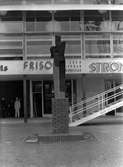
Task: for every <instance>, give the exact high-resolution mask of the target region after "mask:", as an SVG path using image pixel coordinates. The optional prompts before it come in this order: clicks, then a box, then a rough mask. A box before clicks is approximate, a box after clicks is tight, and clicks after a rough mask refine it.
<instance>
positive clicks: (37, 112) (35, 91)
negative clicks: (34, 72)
mask: <svg viewBox="0 0 123 167" xmlns="http://www.w3.org/2000/svg"><path fill="white" fill-rule="evenodd" d="M32 95H33V117H42V82H41V81H33V82H32Z"/></svg>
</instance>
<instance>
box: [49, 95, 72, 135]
mask: <svg viewBox="0 0 123 167" xmlns="http://www.w3.org/2000/svg"><path fill="white" fill-rule="evenodd" d="M68 109H69V105H68V99H67V98H61V99H60V98H58V99H56V98H54V99H52V130H53V133H68V132H69V112H68Z"/></svg>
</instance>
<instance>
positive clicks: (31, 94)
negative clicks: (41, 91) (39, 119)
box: [30, 80, 33, 118]
mask: <svg viewBox="0 0 123 167" xmlns="http://www.w3.org/2000/svg"><path fill="white" fill-rule="evenodd" d="M32 96H33V92H32V80H30V118H33V97H32Z"/></svg>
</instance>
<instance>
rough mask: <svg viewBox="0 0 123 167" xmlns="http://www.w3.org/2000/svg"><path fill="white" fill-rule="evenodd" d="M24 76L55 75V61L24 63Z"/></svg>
mask: <svg viewBox="0 0 123 167" xmlns="http://www.w3.org/2000/svg"><path fill="white" fill-rule="evenodd" d="M23 73H24V74H53V60H52V59H49V60H45V59H44V60H37V61H28V60H27V61H24V62H23Z"/></svg>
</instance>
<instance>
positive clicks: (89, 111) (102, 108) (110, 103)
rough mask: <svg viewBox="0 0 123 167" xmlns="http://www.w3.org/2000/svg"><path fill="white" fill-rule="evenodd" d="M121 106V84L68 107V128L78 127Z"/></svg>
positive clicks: (122, 85) (122, 89)
mask: <svg viewBox="0 0 123 167" xmlns="http://www.w3.org/2000/svg"><path fill="white" fill-rule="evenodd" d="M121 106H123V84H121V85H119V86H117V87H113V88H111V89H109V90H107V91H104V92H102V93H100V94H97V95H95V96H93V97H90V98H87V99H84V100H83V101H81V102H79V103H77V104H74V105H72V106H70V114H69V118H70V122H69V126H70V127H73V126H78V125H80V124H83V123H85V122H87V121H90V120H92V119H94V118H96V117H99V116H101V115H104V114H106V113H108V112H111V111H113V110H115V109H117V108H119V107H121Z"/></svg>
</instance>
